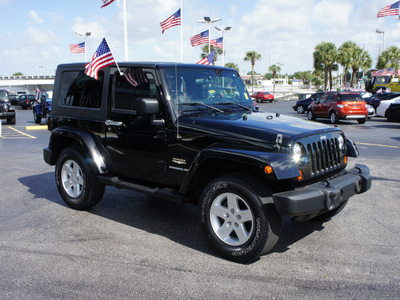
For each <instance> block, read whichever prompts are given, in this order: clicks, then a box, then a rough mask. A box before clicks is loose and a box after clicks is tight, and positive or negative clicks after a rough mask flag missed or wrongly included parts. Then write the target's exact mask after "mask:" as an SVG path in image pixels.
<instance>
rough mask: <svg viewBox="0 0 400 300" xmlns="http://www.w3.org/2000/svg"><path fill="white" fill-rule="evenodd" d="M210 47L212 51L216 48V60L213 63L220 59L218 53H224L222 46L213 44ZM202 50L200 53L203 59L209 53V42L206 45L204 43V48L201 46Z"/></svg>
mask: <svg viewBox="0 0 400 300" xmlns="http://www.w3.org/2000/svg"><path fill="white" fill-rule="evenodd" d="M210 49H211V52H213V51H214V50H216V51H215V55H214V61H213V63H212V64H215V62H216V61H217V60H218V55H221V54H222V49H221V48H217V47H214V46H213V45H211V46H210ZM201 51H202V53H201V54H200V57H201V58H202V59H203V58H206V57H207V56H208V55H209V54H208V44H206V45H204V46H203V47H202V48H201Z"/></svg>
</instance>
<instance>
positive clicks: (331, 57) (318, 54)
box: [313, 42, 338, 91]
mask: <svg viewBox="0 0 400 300" xmlns="http://www.w3.org/2000/svg"><path fill="white" fill-rule="evenodd" d="M337 56H338V51H337V48H336V46H335V44H333V43H330V42H322V43H320V44H318V45H317V46H315V49H314V53H313V57H314V68H315V69H316V70H320V71H323V72H324V90H325V91H326V90H327V83H328V77H329V89H330V90H332V66H333V65H334V64H335V63H336V60H337Z"/></svg>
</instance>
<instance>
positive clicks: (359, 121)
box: [357, 118, 367, 124]
mask: <svg viewBox="0 0 400 300" xmlns="http://www.w3.org/2000/svg"><path fill="white" fill-rule="evenodd" d="M357 122H358V124H364V123H365V122H367V118H363V119H357Z"/></svg>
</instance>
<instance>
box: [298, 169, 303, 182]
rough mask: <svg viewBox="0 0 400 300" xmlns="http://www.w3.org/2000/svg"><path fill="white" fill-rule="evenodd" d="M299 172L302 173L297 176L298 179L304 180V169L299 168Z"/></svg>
mask: <svg viewBox="0 0 400 300" xmlns="http://www.w3.org/2000/svg"><path fill="white" fill-rule="evenodd" d="M299 172H300V175H299V176H297V180H298V181H302V180H303V171H302V170H299Z"/></svg>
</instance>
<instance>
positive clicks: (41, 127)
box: [25, 125, 47, 130]
mask: <svg viewBox="0 0 400 300" xmlns="http://www.w3.org/2000/svg"><path fill="white" fill-rule="evenodd" d="M41 129H46V130H47V125H35V126H26V127H25V130H41Z"/></svg>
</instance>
